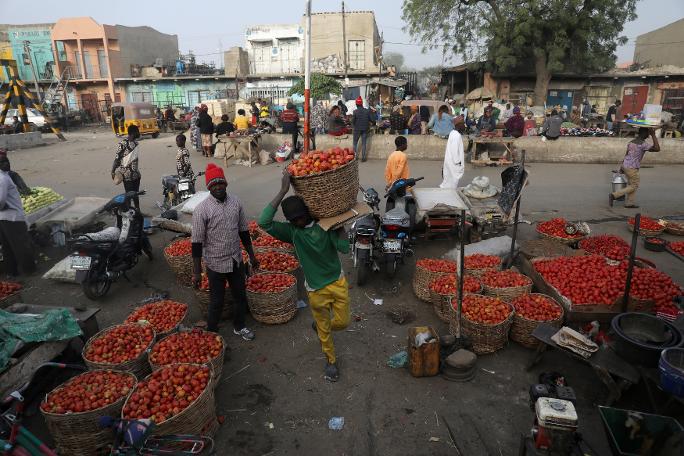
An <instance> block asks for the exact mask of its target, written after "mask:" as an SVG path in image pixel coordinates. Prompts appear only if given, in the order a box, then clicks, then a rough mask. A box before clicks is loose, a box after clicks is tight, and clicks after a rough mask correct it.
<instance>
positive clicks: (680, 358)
mask: <svg viewBox="0 0 684 456" xmlns="http://www.w3.org/2000/svg"><path fill="white" fill-rule="evenodd" d="M658 370H659V371H660V386H661V388H662V389H663V390H664V391H667V392H668V393H670V394H674V395H675V396H677V397H684V348H667V349H665V350H663V352H662V353H661V354H660V362H659V363H658Z"/></svg>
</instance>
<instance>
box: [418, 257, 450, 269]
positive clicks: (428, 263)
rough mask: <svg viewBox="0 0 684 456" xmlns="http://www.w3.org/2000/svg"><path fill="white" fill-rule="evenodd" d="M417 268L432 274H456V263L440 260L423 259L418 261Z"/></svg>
mask: <svg viewBox="0 0 684 456" xmlns="http://www.w3.org/2000/svg"><path fill="white" fill-rule="evenodd" d="M416 267H418V268H423V269H427V270H428V271H430V272H456V269H457V268H456V263H455V262H453V261H451V260H438V259H436V258H423V259H421V260H418V261H416Z"/></svg>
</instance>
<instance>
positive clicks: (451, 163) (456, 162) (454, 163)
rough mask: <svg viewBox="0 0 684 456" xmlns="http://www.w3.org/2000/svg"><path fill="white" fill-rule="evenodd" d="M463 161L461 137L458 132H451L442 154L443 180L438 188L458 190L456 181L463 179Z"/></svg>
mask: <svg viewBox="0 0 684 456" xmlns="http://www.w3.org/2000/svg"><path fill="white" fill-rule="evenodd" d="M464 160H465V157H464V152H463V137H462V136H461V134H460V133H459V132H458V131H456V130H452V131H451V133H449V139H447V145H446V152H445V153H444V166H443V168H442V177H443V180H442V183H441V184H439V187H440V188H453V189H456V188H458V181H459V180H460V179H461V177H463V172H464V167H465V163H464Z"/></svg>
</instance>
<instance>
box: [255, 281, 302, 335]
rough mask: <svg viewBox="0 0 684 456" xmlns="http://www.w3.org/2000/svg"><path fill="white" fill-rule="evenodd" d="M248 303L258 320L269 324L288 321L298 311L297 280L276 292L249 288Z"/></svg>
mask: <svg viewBox="0 0 684 456" xmlns="http://www.w3.org/2000/svg"><path fill="white" fill-rule="evenodd" d="M269 274H273V273H269ZM247 303H248V304H249V311H250V313H251V314H252V317H253V318H254V319H255V320H256V321H258V322H260V323H265V324H267V325H279V324H281V323H287V322H288V321H290V320H292V319H293V318H294V316H295V314H296V313H297V281H296V280H295V282H294V283H293V284H292V285H291V286H290V287H289V288H286V289H285V290H283V291H278V292H275V293H259V292H256V291H250V290H249V289H248V290H247Z"/></svg>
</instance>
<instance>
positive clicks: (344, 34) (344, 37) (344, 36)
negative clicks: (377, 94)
mask: <svg viewBox="0 0 684 456" xmlns="http://www.w3.org/2000/svg"><path fill="white" fill-rule="evenodd" d="M344 16H345V15H344V2H342V48H343V50H344V82H345V83H346V82H347V79H348V78H349V75H348V73H347V27H346V24H345V19H344Z"/></svg>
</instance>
